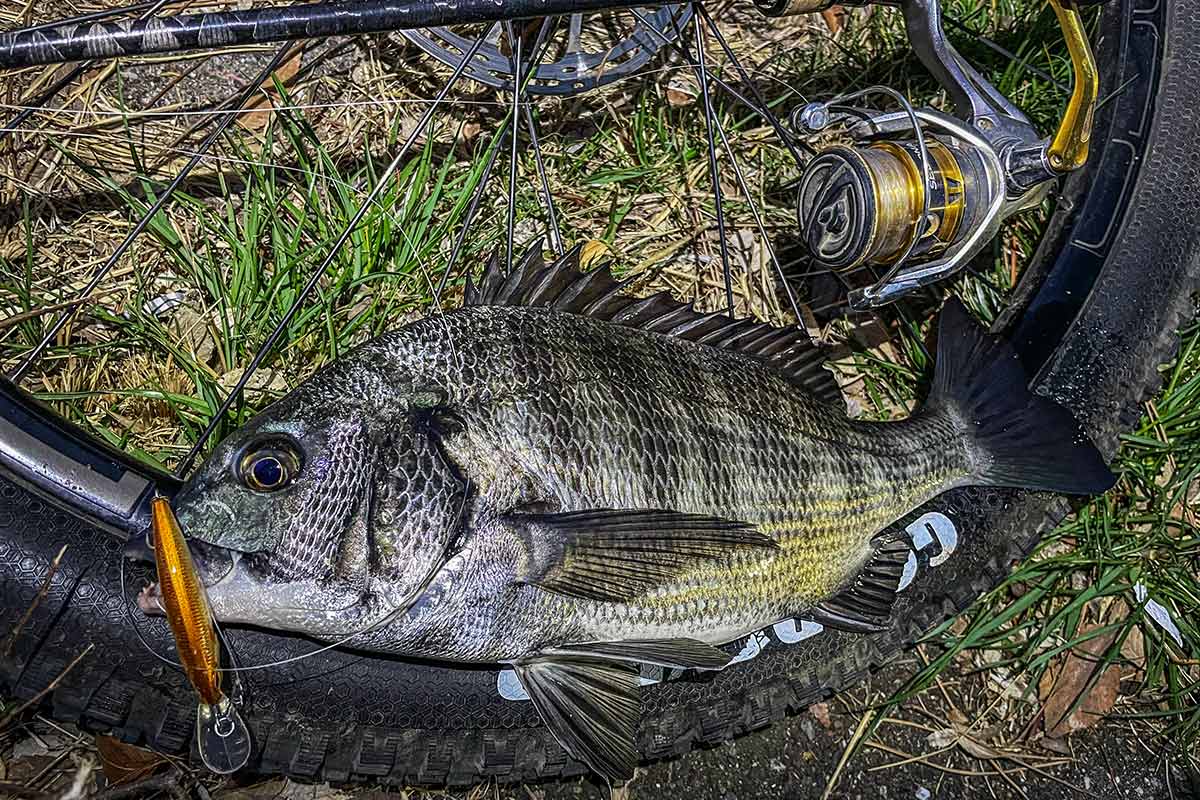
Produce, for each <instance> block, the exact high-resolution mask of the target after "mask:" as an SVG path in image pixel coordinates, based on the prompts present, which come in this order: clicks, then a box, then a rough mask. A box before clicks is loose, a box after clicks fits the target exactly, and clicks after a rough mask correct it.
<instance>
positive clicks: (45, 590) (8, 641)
mask: <svg viewBox="0 0 1200 800" xmlns="http://www.w3.org/2000/svg"><path fill="white" fill-rule="evenodd" d="M0 327H3V326H2V325H0ZM66 552H67V546H66V545H65V544H64V545H63V546H62V549H61V550H59V551H58V555H56V556H55V557H54V560H53V561H51V562H50V569H49V570H48V571H47V572H46V577H45V578H43V579H42V585H41V588H39V589H38V593H37V594H36V595H34V598H33V602H31V603H30V604H29V608H27V609H25V613H24V614H22V615H21V618H20V619H19V620H17V624H16V625H15V626H14V627H13V629H12V630H11V631H9V632H8V636H7V637H6V638H5V640H4V648H3V649H2V650H0V658H8V656H9V653H11V652H12V649H13V645H14V644H16V642H17V635H18V634H20V632H21V629H22V628H24V627H25V623H27V622H29V618H30V617H32V616H33V612H34V611H36V610H37V607H38V606H39V605H41V602H42V600H44V599H46V595H47V594H49V593H50V581H51V580H53V579H54V573H56V572H58V567H59V565H60V564H61V563H62V557H63V554H64V553H66Z"/></svg>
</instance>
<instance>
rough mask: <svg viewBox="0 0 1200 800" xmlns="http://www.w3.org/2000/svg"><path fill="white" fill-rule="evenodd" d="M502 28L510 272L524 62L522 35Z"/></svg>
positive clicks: (506, 260)
mask: <svg viewBox="0 0 1200 800" xmlns="http://www.w3.org/2000/svg"><path fill="white" fill-rule="evenodd" d="M504 30H505V32H506V33H507V34H508V41H509V44H510V46H511V47H512V52H513V57H512V59H511V61H512V65H513V68H512V75H513V79H512V116H511V117H510V118H509V123H508V130H509V132H510V137H509V156H508V224H507V233H506V235H505V237H504V243H505V246H504V266H505V272H512V263H513V234H514V231H515V229H516V225H517V144H518V141H519V140H520V138H521V136H520V129H519V127H518V122H517V113H518V108H519V106H520V105H521V94H522V91H523V90H524V88H525V81H523V80H521V75H522V71H523V69H524V62H522V61H521V44H522V43H523V40H524V37H523V36H516V35H514V33H513V25H512V23H511V22H505V23H504Z"/></svg>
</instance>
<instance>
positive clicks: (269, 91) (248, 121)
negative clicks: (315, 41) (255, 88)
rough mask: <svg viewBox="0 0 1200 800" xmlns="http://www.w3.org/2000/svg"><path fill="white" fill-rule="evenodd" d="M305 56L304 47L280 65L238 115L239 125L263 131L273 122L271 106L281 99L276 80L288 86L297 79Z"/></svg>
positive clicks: (250, 129) (297, 49)
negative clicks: (258, 109)
mask: <svg viewBox="0 0 1200 800" xmlns="http://www.w3.org/2000/svg"><path fill="white" fill-rule="evenodd" d="M303 55H304V46H303V45H301V46H300V47H297V48H296V52H295V53H293V54H292V57H291V58H289V59H288V60H287V61H285V62H283V63H282V64H280V65H279V69H277V70H275V74H274V75H273V76H271V77H268V78H267V79H266V80H265V81H263V83H262V86H260V87H259V89H260V90H261V92H260V93H258V94H256V95H255V97H254V99H253V100H251V101H249V102H248V103H246V109H247V110H246V111H245V112H244V113H242V114H239V115H238V118H237V124H238V125H239V126H241V127H242V128H245V129H246V130H248V131H261V130H263V129H264V128H266V127H267V123H268V122H269V121H270V120H271V105H272V104H273V103H274V102H275V101H276V100H277V99H278V98H279V93H278V92H276V91H275V79H276V78H278V80H279V83H281V84H282V85H284V86H287V83H288V81H290V80H291V79H292V78H294V77H296V73H297V72H299V71H300V59H301V57H302V56H303ZM253 108H260V109H262V110H261V111H250V110H249V109H253Z"/></svg>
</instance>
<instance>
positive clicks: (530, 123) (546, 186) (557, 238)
mask: <svg viewBox="0 0 1200 800" xmlns="http://www.w3.org/2000/svg"><path fill="white" fill-rule="evenodd" d="M525 127H526V129H527V130H528V131H529V143H530V144H531V145H533V158H534V162H535V163H536V164H537V171H538V178H539V179H540V180H541V184H542V196H543V197H544V198H545V201H546V222H547V224H548V225H549V227H550V249H551V250H553V251H554V253H555V255H560V256H561V255H562V253H563V242H562V235H561V234H560V233H559V230H558V215H557V214H556V213H555V211H554V196H553V195H552V194H550V180H549V178H548V177H547V176H546V164H545V162H544V161H543V160H542V145H541V143H540V142H539V141H538V133H537V122H536V121H535V119H534V116H533V108H532V104H530V103H526V104H525Z"/></svg>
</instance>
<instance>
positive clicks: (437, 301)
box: [433, 116, 509, 309]
mask: <svg viewBox="0 0 1200 800" xmlns="http://www.w3.org/2000/svg"><path fill="white" fill-rule="evenodd" d="M508 123H509V117H507V116H506V117H505V118H504V122H502V123H501V124H502V125H503V127H502V128H501V129H500V132H499V134H498V136H499V137H500V141H499V142H497V143H496V145H495V146H494V147H492V148H491V150H492V152H491V155H489V156H488V161H487V164H486V165H484V168H483V175H481V176H480V177H479V184H478V185H477V186H476V187H475V189H474V190H473V191H472V192H471V200H470V202H469V203H467V210H466V212H465V213H464V214H463V224H462V227H461V228H459V231H458V238H456V239H455V241H454V247H453V248H452V249H451V250H450V257H449V258H448V259H447V260H446V268H445V269H444V270H443V271H442V277H441V279H440V280H439V281H438V285H437V288H436V289H434V290H433V303H434V307H435V308H439V309H440V308H441V307H442V292H443V291H445V289H446V282H447V281H448V280H449V279H450V273H451V272H452V271H453V269H454V264H455V263H456V262H457V261H458V255H459V252H460V251H461V250H462V247H463V244H464V243H466V240H467V233H469V232H470V230H471V223H472V222H473V221H474V220H475V212H476V210H478V208H479V203H480V201H481V200H483V195H484V192H485V191H486V190H487V185H488V181H489V180H490V179H491V177H492V168H493V167H495V166H496V158H497V157H498V156H499V155H500V148H501V147H502V146H503V145H504V137H505V136H507V135H508V132H509V126H508Z"/></svg>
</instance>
